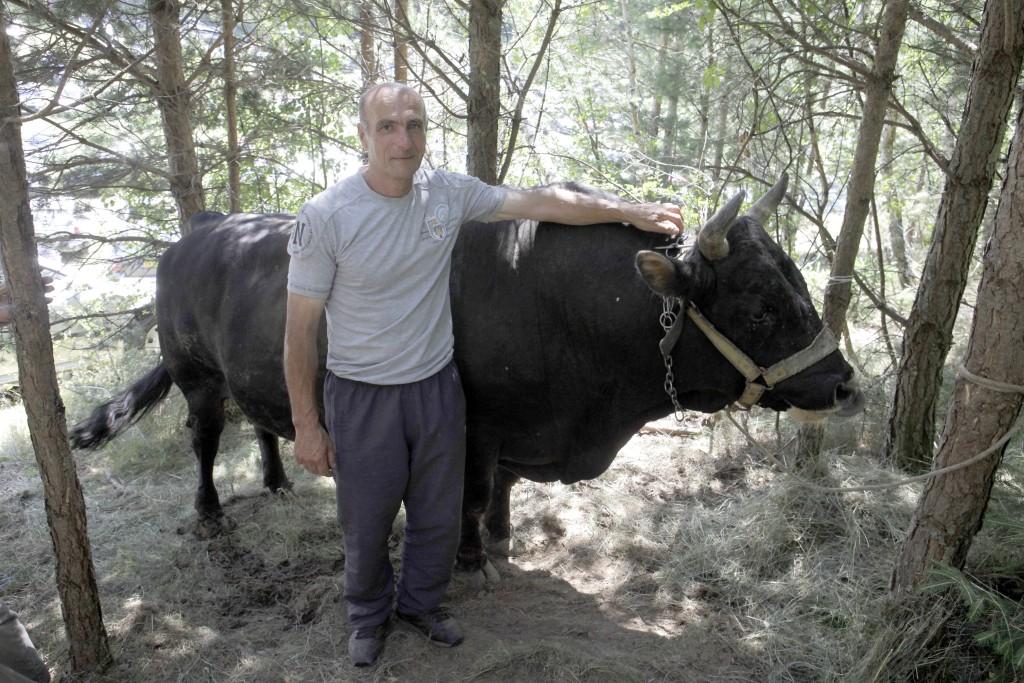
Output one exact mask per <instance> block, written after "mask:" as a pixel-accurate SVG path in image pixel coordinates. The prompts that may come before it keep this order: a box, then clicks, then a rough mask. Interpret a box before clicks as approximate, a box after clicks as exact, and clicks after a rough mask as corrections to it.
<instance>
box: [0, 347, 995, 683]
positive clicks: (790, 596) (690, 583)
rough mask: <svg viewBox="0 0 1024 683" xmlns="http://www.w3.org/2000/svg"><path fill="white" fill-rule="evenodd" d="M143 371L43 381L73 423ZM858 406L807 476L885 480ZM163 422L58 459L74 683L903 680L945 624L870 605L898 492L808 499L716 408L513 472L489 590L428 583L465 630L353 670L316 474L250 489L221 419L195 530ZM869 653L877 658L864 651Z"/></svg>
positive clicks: (8, 586)
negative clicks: (73, 575) (229, 522)
mask: <svg viewBox="0 0 1024 683" xmlns="http://www.w3.org/2000/svg"><path fill="white" fill-rule="evenodd" d="M148 362H149V359H147V358H145V357H134V358H129V359H127V360H124V359H117V361H116V363H114V364H112V365H108V366H105V367H100V368H98V369H95V370H92V371H90V372H91V374H83V373H79V374H78V376H76V377H75V378H74V379H73V380H72V382H70V383H68V384H67V386H65V388H64V390H65V397H66V400H67V401H68V403H69V415H70V416H71V417H72V419H74V418H75V417H78V416H81V415H84V414H85V413H86V412H87V410H88V408H89V407H91V405H92V403H93V402H94V401H95V400H98V399H99V398H100V397H101V396H104V395H106V393H107V392H108V391H109V389H108V388H107V387H111V386H113V385H116V384H123V383H125V382H127V381H129V380H130V379H132V378H133V377H134V376H136V375H137V374H139V373H141V371H142V370H143V369H144V368H145V367H146V365H147V363H148ZM876 392H877V395H878V396H881V395H882V394H883V388H877V389H876ZM879 410H880V409H879V408H878V401H877V400H876V402H875V407H874V408H871V409H870V410H869V412H868V413H867V414H866V415H865V416H864V417H862V418H858V419H856V420H854V421H851V422H847V423H844V424H842V425H840V426H838V427H837V428H836V429H834V430H832V432H831V435H832V436H831V438H830V440H829V442H828V444H827V445H828V446H829V448H830V451H829V454H828V457H827V461H828V464H829V477H830V482H829V483H836V482H838V483H849V484H857V483H863V482H866V481H873V480H876V479H879V478H883V477H885V476H889V475H890V474H891V473H889V472H887V471H886V470H885V469H884V468H881V467H880V466H878V465H877V464H876V463H874V462H873V461H872V460H871V459H870V458H869V457H867V456H866V455H864V453H865V452H866V451H869V450H870V449H869V448H866V447H868V446H873V445H874V444H873V440H874V439H877V436H876V431H877V430H875V429H873V428H872V427H871V424H874V422H872V421H875V420H878V412H879ZM18 415H19V412H18V410H17V409H7V410H6V411H4V412H3V413H2V414H0V420H2V421H3V424H2V425H0V474H2V476H0V544H2V547H3V548H4V552H3V554H2V557H3V561H2V564H0V592H2V595H3V599H4V600H6V601H8V602H9V603H10V604H12V606H13V607H14V608H15V609H16V610H18V611H19V612H20V613H21V614H22V617H23V618H24V620H25V622H26V625H27V626H28V628H29V630H30V631H31V633H32V635H33V637H34V639H35V640H36V643H37V645H38V646H39V647H40V650H41V652H42V653H43V655H44V657H45V658H46V660H47V661H48V662H49V663H50V664H51V666H52V667H53V669H54V673H55V674H57V673H59V672H60V669H61V667H62V663H63V662H64V661H65V660H66V646H65V644H64V642H63V631H62V625H61V617H60V608H59V603H58V600H57V594H56V589H55V587H54V585H53V567H52V559H51V551H50V548H49V536H48V532H47V529H46V523H45V516H44V511H43V502H42V497H41V488H40V484H39V481H38V474H37V472H36V469H35V464H34V461H33V458H32V454H31V449H30V446H29V442H28V438H27V436H26V435H25V430H24V426H23V425H22V424H21V423H20V418H19V417H18ZM184 417H185V415H184V407H183V402H182V400H181V398H180V396H178V395H177V394H176V393H172V398H171V399H170V400H169V401H167V402H166V403H165V404H164V405H163V406H161V408H160V409H159V410H158V411H157V412H155V413H154V414H153V415H152V416H150V417H148V418H147V419H145V420H144V421H143V422H141V423H140V424H138V425H137V426H136V427H134V428H133V429H132V430H131V431H130V433H128V434H126V435H124V436H122V437H121V438H119V439H118V440H117V441H115V442H114V443H113V444H112V445H111V446H109V447H108V448H106V449H105V450H102V451H100V452H98V453H94V454H80V455H79V460H78V469H79V476H80V477H81V479H82V482H83V486H84V489H85V492H86V498H87V504H88V507H89V515H90V517H89V529H90V536H91V538H92V542H93V551H94V561H95V564H96V568H97V575H98V578H99V583H100V590H101V593H102V599H103V607H104V615H105V619H106V624H107V628H108V631H109V634H110V636H111V640H112V644H113V647H114V652H115V656H116V658H117V664H116V665H115V667H114V668H113V669H111V670H110V671H108V672H106V673H104V674H102V675H97V676H94V677H93V678H92V679H91V680H94V681H109V682H112V683H113V682H119V683H120V682H128V681H140V682H141V681H190V682H191V681H227V682H241V681H246V682H249V681H268V682H269V681H275V682H277V681H321V680H322V681H336V680H367V681H371V680H372V681H406V680H415V681H442V680H443V681H448V680H463V681H711V680H715V681H758V682H761V681H765V682H769V681H838V680H896V679H893V678H889V679H886V678H885V677H884V676H881V675H880V674H878V673H877V672H878V671H887V672H893V671H900V672H905V671H911V670H913V667H914V666H918V665H920V664H921V663H922V661H923V660H928V659H929V658H933V657H936V656H937V655H936V653H942V652H946V653H948V652H949V647H951V645H950V643H951V642H954V641H956V639H957V637H958V636H957V634H956V633H955V632H953V631H951V630H950V629H949V628H948V624H950V623H951V621H950V617H949V614H950V613H951V612H950V610H952V609H953V608H949V609H940V607H939V606H938V603H936V601H932V602H931V603H929V604H928V605H926V606H918V607H916V608H907V607H905V606H904V607H903V609H904V610H905V612H904V614H914V615H916V616H915V617H914V618H913V619H902V620H900V619H896V618H894V617H893V616H892V615H893V614H894V612H893V610H894V609H896V608H895V607H893V606H892V605H890V604H889V603H888V602H887V597H886V586H887V582H888V576H889V571H890V569H891V562H892V558H893V555H894V553H895V551H896V548H897V545H898V541H899V538H900V536H901V534H902V531H903V529H904V528H905V526H906V523H907V521H908V520H909V517H910V514H911V512H912V508H913V505H914V501H915V496H916V489H909V490H908V489H900V490H894V491H887V492H879V493H859V494H847V495H843V496H841V497H840V496H835V495H825V494H818V493H815V492H813V491H811V490H809V489H807V488H805V487H804V486H802V484H801V483H800V481H799V480H798V479H797V478H796V477H795V476H794V475H791V474H788V473H786V472H783V471H780V470H779V468H778V466H777V465H776V463H775V462H774V461H773V460H771V459H767V458H766V457H765V454H764V451H765V450H767V451H771V452H773V453H774V454H775V455H776V457H777V458H779V459H781V460H787V459H788V458H789V457H790V456H789V453H790V452H791V451H792V447H791V441H790V440H791V438H792V436H793V435H794V433H795V427H794V426H793V425H791V424H790V423H789V422H788V421H786V420H782V421H781V422H777V421H776V420H775V418H774V415H771V414H767V413H761V414H757V415H755V416H754V417H752V418H750V419H748V420H747V428H748V429H749V430H750V431H751V432H752V433H753V434H754V436H755V437H756V439H757V440H758V442H759V444H760V447H758V448H754V447H752V446H750V445H749V444H748V443H747V441H746V438H745V437H744V436H743V435H742V434H741V433H740V432H739V431H737V430H736V429H735V428H734V427H732V426H731V425H729V424H728V423H726V422H724V421H721V420H717V421H710V420H707V419H706V418H704V417H703V416H697V415H692V416H690V418H689V419H690V420H691V421H692V423H691V424H690V425H688V431H691V432H694V433H695V435H694V436H690V437H678V436H677V437H670V436H664V435H661V434H658V433H657V431H656V430H655V431H654V432H652V433H648V434H645V435H641V436H637V437H635V438H634V439H633V440H632V441H631V442H630V443H629V444H628V445H627V446H626V448H625V449H623V451H622V453H621V454H620V456H619V458H618V459H617V460H616V462H615V463H614V464H613V466H612V468H611V469H610V470H609V471H608V472H607V473H606V474H605V475H604V476H602V477H601V478H600V479H598V480H594V481H590V482H582V483H579V484H575V485H572V486H562V485H540V484H523V485H520V486H518V487H517V488H516V489H515V490H514V492H513V523H514V524H515V527H516V528H515V541H516V548H515V556H514V557H513V558H512V560H511V561H510V562H503V561H502V562H499V563H498V566H499V570H500V571H501V572H502V574H503V581H502V582H501V583H499V584H497V585H496V586H494V587H491V588H490V589H487V590H481V589H480V588H479V587H478V586H477V585H476V584H474V583H472V582H471V581H468V580H466V579H462V578H460V579H458V580H457V581H456V582H455V584H454V585H453V587H452V590H451V592H450V602H451V607H452V609H453V612H454V613H455V614H456V615H457V616H458V617H459V618H460V619H461V620H462V621H463V623H464V625H465V626H466V628H467V631H468V633H469V637H468V639H467V642H466V644H465V645H464V646H463V647H460V648H456V649H455V650H451V651H444V650H436V649H433V648H431V647H429V646H428V645H427V644H426V643H425V642H424V641H422V640H421V639H419V638H417V637H415V636H413V635H410V634H407V633H402V632H398V633H395V634H394V635H393V636H392V637H391V638H390V639H389V642H388V646H387V650H386V652H385V655H384V658H383V660H382V662H381V663H380V664H379V665H378V666H376V667H374V668H372V669H371V670H370V671H366V672H363V671H356V670H354V669H352V668H350V666H349V665H348V663H347V662H346V658H345V654H344V652H345V643H346V639H347V635H348V632H347V627H346V625H345V619H344V614H343V606H342V602H341V587H340V576H341V569H342V567H343V563H344V557H343V554H342V551H341V545H340V532H339V531H338V529H337V526H336V523H335V519H334V492H333V487H332V484H331V483H330V482H328V481H325V480H316V481H314V480H313V478H312V477H309V476H308V475H306V474H305V473H303V472H299V471H296V470H295V468H294V467H293V466H292V464H291V462H290V460H291V458H290V451H289V450H288V449H287V448H286V449H285V460H286V466H287V467H288V469H289V476H290V477H291V478H292V479H293V481H295V484H296V485H295V490H294V492H293V493H291V494H288V495H284V496H271V495H269V494H266V493H264V492H263V491H262V488H261V477H260V474H259V455H258V449H257V447H256V445H255V442H254V441H253V439H252V433H251V430H250V429H249V428H248V427H247V426H246V425H244V424H242V425H231V426H229V428H228V430H227V432H226V433H225V436H224V439H223V442H222V451H221V455H220V457H219V458H218V461H217V462H218V464H217V470H216V480H217V482H218V486H219V489H220V492H221V498H222V500H223V501H224V502H225V508H226V510H227V513H228V514H229V515H230V516H231V517H232V519H233V520H234V521H235V522H237V524H238V527H237V529H235V530H234V531H233V532H232V533H230V534H228V535H223V536H219V537H215V538H212V539H207V540H201V539H198V538H196V537H194V536H193V535H192V533H191V526H192V521H193V512H192V496H193V493H194V489H195V481H196V480H195V474H194V468H195V465H194V457H193V456H192V454H191V452H190V449H189V446H188V437H187V434H186V431H185V429H184V425H183V423H184ZM790 464H792V463H790ZM401 525H402V520H401V519H399V520H398V521H397V522H396V528H395V534H394V541H393V544H392V550H393V551H394V553H395V555H396V561H397V550H398V548H399V544H400V539H401ZM983 546H984V544H983ZM990 551H991V548H990ZM906 610H910V611H909V612H907V611H906ZM914 610H916V611H914ZM886 615H888V616H886ZM897 623H898V624H901V626H900V628H899V629H897V628H890V626H895V625H896V624H897ZM951 633H952V635H950V634H951ZM964 638H966V639H967V640H969V635H965V636H964ZM873 647H874V649H875V651H877V653H879V655H880V657H881V659H877V658H876V659H875V660H874V661H873V662H869V660H868V659H867V658H865V656H864V655H865V653H869V652H871V651H872V648H873ZM915 648H916V651H915ZM929 648H930V649H929ZM937 648H938V649H937ZM958 651H962V650H958ZM879 662H881V663H882V664H883V666H882V668H881V669H878V668H877V667H876V668H874V669H873V668H872V665H873V664H874V665H877V664H878V663H879ZM897 665H898V666H897ZM899 667H903V668H899ZM930 671H932V672H935V671H938V669H935V668H932V669H930ZM920 680H926V679H920ZM931 680H940V679H931Z"/></svg>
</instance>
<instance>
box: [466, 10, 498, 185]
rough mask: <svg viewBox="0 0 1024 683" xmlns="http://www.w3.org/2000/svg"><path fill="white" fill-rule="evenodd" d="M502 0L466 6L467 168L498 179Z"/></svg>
mask: <svg viewBox="0 0 1024 683" xmlns="http://www.w3.org/2000/svg"><path fill="white" fill-rule="evenodd" d="M503 4H504V0H472V2H470V5H469V101H468V102H467V109H468V111H467V114H468V118H469V121H468V132H467V134H468V138H469V139H468V151H467V156H468V158H467V160H466V169H467V172H468V173H469V174H470V175H473V176H476V177H477V178H479V179H480V180H482V181H484V182H485V183H488V184H490V185H494V184H496V183H497V181H498V116H499V113H500V111H501V11H502V5H503Z"/></svg>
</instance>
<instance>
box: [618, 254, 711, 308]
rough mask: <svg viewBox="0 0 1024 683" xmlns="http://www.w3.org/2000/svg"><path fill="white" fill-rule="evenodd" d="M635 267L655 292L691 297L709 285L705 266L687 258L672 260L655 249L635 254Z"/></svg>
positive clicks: (708, 273) (664, 294) (662, 294)
mask: <svg viewBox="0 0 1024 683" xmlns="http://www.w3.org/2000/svg"><path fill="white" fill-rule="evenodd" d="M636 269H637V271H638V272H639V273H640V276H641V277H642V278H643V279H644V282H646V283H647V286H648V287H650V288H651V289H652V290H653V291H654V293H655V294H660V295H661V296H674V297H681V298H684V299H693V298H694V297H696V296H697V295H699V294H700V293H701V292H703V291H704V290H706V289H707V288H708V287H710V286H711V284H712V283H711V282H709V279H708V278H709V276H710V275H711V274H710V272H709V271H708V269H707V268H702V267H701V265H700V263H695V262H693V261H691V260H689V259H685V260H682V261H673V260H672V259H670V258H667V257H666V256H664V255H663V254H659V253H658V252H656V251H641V252H640V253H638V254H637V255H636Z"/></svg>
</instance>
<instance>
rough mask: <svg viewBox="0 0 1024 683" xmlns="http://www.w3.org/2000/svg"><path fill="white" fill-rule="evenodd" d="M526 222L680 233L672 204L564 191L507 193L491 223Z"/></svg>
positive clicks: (679, 222)
mask: <svg viewBox="0 0 1024 683" xmlns="http://www.w3.org/2000/svg"><path fill="white" fill-rule="evenodd" d="M509 218H527V219H530V220H536V221H551V222H554V223H564V224H566V225H590V224H592V223H611V222H622V223H631V224H632V225H634V226H636V227H637V228H639V229H640V230H646V231H648V232H660V233H665V234H667V235H677V234H679V233H680V232H682V230H683V221H682V218H681V217H680V215H679V207H678V206H676V205H674V204H655V203H647V204H636V203H633V202H628V201H626V200H624V199H618V198H615V197H611V198H609V197H607V196H598V195H588V194H582V193H580V192H574V191H573V190H569V189H567V188H564V187H540V188H536V189H531V190H519V189H509V190H508V192H507V193H506V195H505V201H504V203H502V205H501V208H500V209H498V211H497V212H496V213H495V214H493V215H492V216H491V217H490V220H505V219H509Z"/></svg>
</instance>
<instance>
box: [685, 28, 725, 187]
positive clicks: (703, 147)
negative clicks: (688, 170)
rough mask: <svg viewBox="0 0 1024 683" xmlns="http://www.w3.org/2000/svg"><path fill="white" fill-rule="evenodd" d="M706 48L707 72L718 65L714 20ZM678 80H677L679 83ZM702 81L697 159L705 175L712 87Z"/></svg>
mask: <svg viewBox="0 0 1024 683" xmlns="http://www.w3.org/2000/svg"><path fill="white" fill-rule="evenodd" d="M704 48H705V50H706V54H707V66H706V70H707V71H711V70H712V69H714V68H715V65H716V63H717V62H716V57H715V22H714V19H713V18H712V20H711V21H709V22H708V28H707V33H706V35H705V36H704ZM678 80H679V79H676V81H677V82H678ZM700 80H701V83H700V98H699V103H698V105H697V116H698V118H699V119H700V130H699V132H698V133H697V139H698V140H699V141H700V154H699V156H698V157H697V170H698V171H700V173H701V174H702V175H703V173H704V171H705V169H707V166H708V136H709V134H710V131H711V86H710V85H709V84H708V82H707V79H706V78H703V77H702V78H701V79H700ZM676 89H677V90H678V86H676Z"/></svg>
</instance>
